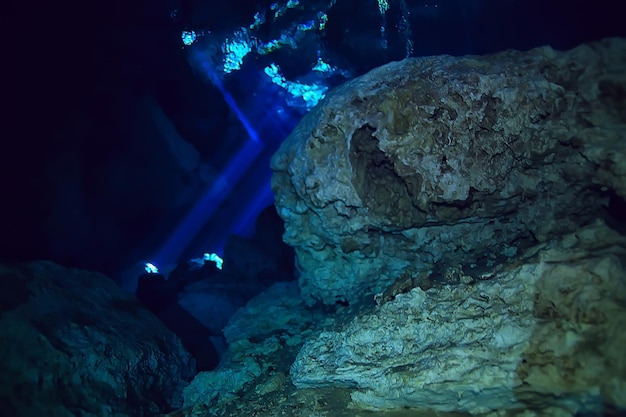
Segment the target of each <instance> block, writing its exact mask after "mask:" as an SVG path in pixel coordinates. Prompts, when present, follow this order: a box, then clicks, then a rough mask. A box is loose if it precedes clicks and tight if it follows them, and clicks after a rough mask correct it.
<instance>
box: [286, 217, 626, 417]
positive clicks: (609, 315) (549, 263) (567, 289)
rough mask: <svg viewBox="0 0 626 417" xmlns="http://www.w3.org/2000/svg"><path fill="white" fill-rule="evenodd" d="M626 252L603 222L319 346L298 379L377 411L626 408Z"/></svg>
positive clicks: (625, 240) (416, 295)
mask: <svg viewBox="0 0 626 417" xmlns="http://www.w3.org/2000/svg"><path fill="white" fill-rule="evenodd" d="M625 256H626V237H625V236H623V235H620V234H618V233H616V232H615V231H613V230H611V229H609V228H607V227H606V226H605V225H604V224H603V223H602V222H598V223H596V224H594V225H592V226H590V227H588V228H585V229H584V230H580V231H578V232H576V233H573V234H570V235H567V236H565V237H563V238H562V239H561V240H558V241H554V242H551V243H549V244H543V245H540V246H538V247H535V248H533V249H531V250H529V251H527V252H526V253H524V254H523V255H522V256H520V257H518V258H517V260H516V262H515V263H513V264H509V265H502V266H500V267H497V268H494V269H493V270H491V271H490V272H489V276H488V279H485V280H484V281H480V282H477V283H475V284H473V285H470V284H461V285H446V286H443V287H441V288H432V289H429V290H427V291H424V290H422V289H421V288H419V287H416V288H414V289H412V290H411V291H410V292H408V293H406V294H399V295H397V296H396V297H395V298H394V299H393V300H391V301H389V302H387V303H385V304H383V305H381V306H378V307H376V308H374V309H373V310H372V311H371V312H368V313H366V314H363V315H360V316H358V317H356V318H354V319H352V320H349V321H347V322H346V323H345V324H343V325H342V326H337V327H335V328H334V329H332V330H327V331H323V332H321V333H320V334H319V335H318V336H317V337H314V338H312V339H311V340H309V341H308V342H307V343H306V344H305V345H304V347H303V348H302V350H301V351H300V353H299V355H298V357H297V359H296V361H295V363H294V364H293V366H292V367H291V377H292V381H293V383H294V384H295V385H296V386H297V387H299V388H313V387H315V388H320V387H345V388H352V389H354V391H353V392H352V395H351V396H352V401H353V405H357V406H358V407H360V408H371V409H381V408H382V409H392V408H403V407H411V408H421V409H428V410H438V411H461V412H467V413H471V414H481V413H486V412H490V411H493V410H504V409H520V410H524V409H537V410H546V409H548V408H550V407H556V408H555V409H560V410H562V411H564V412H566V414H564V415H567V414H575V413H580V412H582V413H586V412H590V413H601V412H602V411H603V410H608V409H622V410H623V409H626V358H625V357H624V353H623V346H624V344H625V343H626V336H625V334H624V332H623V329H624V326H626V309H625V308H624V306H625V305H626V269H625V268H624V264H623V259H624V257H625ZM594 415H595V414H594Z"/></svg>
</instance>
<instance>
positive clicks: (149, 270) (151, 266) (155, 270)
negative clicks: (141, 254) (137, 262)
mask: <svg viewBox="0 0 626 417" xmlns="http://www.w3.org/2000/svg"><path fill="white" fill-rule="evenodd" d="M144 269H145V270H146V273H148V274H158V273H159V268H157V267H156V265H154V264H152V263H150V262H146V264H145V265H144Z"/></svg>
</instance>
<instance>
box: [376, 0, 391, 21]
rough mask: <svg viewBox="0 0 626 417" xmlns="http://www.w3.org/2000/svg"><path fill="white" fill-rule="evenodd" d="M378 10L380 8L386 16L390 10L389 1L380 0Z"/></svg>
mask: <svg viewBox="0 0 626 417" xmlns="http://www.w3.org/2000/svg"><path fill="white" fill-rule="evenodd" d="M378 10H380V14H381V15H382V16H383V17H384V16H385V13H387V10H389V3H388V2H387V0H378Z"/></svg>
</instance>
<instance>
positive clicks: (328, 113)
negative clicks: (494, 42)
mask: <svg viewBox="0 0 626 417" xmlns="http://www.w3.org/2000/svg"><path fill="white" fill-rule="evenodd" d="M624 74H626V42H624V41H623V40H620V39H606V40H603V41H600V42H596V43H590V44H585V45H582V46H580V47H577V48H575V49H573V50H571V51H567V52H559V51H555V50H553V49H552V48H550V47H542V48H537V49H533V50H531V51H528V52H518V51H505V52H501V53H497V54H493V55H489V56H484V57H473V56H472V57H451V56H436V57H424V58H412V59H406V60H403V61H400V62H392V63H389V64H387V65H384V66H382V67H380V68H377V69H375V70H373V71H371V72H369V73H368V74H366V75H364V76H361V77H359V78H356V79H354V80H352V81H350V82H348V83H346V84H345V85H343V86H341V87H339V88H337V89H335V90H333V91H332V92H330V93H329V94H328V96H327V97H326V99H325V100H324V101H323V102H322V103H321V104H320V105H318V106H317V107H316V108H315V109H314V110H313V111H312V112H311V113H309V114H308V115H307V116H306V117H305V118H304V119H303V120H302V122H301V123H300V124H299V125H298V126H297V127H296V129H295V130H294V131H293V132H292V134H291V135H290V136H289V138H288V139H287V140H286V141H285V142H284V143H283V144H282V146H281V148H280V149H279V151H278V152H277V153H276V154H275V155H274V157H273V159H272V169H273V170H274V171H275V173H274V176H273V179H272V186H273V190H274V192H275V195H276V206H277V209H278V212H279V214H280V215H281V216H282V217H283V219H284V220H285V229H286V232H285V235H284V239H285V241H286V242H287V243H288V244H290V245H292V246H293V247H294V248H295V251H296V255H297V260H298V266H299V268H300V270H301V276H300V286H301V289H302V293H303V296H304V297H305V299H307V301H308V302H309V303H314V302H317V301H321V302H323V303H325V304H333V303H335V302H355V301H357V300H359V299H360V298H362V297H363V296H364V295H365V294H372V293H375V292H378V291H381V290H382V289H383V288H385V287H387V286H388V285H389V284H390V283H391V282H393V281H394V280H395V279H396V278H397V277H398V276H399V275H401V274H409V275H419V274H420V273H424V272H427V273H428V274H431V275H432V278H433V279H440V280H443V281H445V280H446V278H445V277H446V275H447V274H446V270H447V269H448V268H450V267H455V266H456V265H459V264H461V265H463V266H481V265H482V266H485V265H486V266H489V265H492V264H493V263H494V262H495V261H496V260H498V258H503V259H507V258H510V257H512V256H514V255H515V254H516V253H518V251H520V250H522V249H524V248H527V247H529V246H531V245H534V244H536V243H538V242H546V241H548V240H549V239H551V238H553V237H555V236H559V235H562V234H564V233H568V232H571V231H574V230H576V229H577V228H579V227H581V226H582V225H585V224H588V223H589V222H590V221H591V220H592V219H594V218H595V217H597V216H599V215H600V214H601V211H602V210H603V209H604V207H605V206H606V205H607V204H608V201H609V198H611V197H612V198H616V199H620V200H623V199H624V198H625V197H626V185H625V184H626V147H625V145H624V144H625V143H626V137H625V133H624V132H626V76H625V75H624Z"/></svg>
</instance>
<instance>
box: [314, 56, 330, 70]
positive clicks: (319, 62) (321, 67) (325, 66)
mask: <svg viewBox="0 0 626 417" xmlns="http://www.w3.org/2000/svg"><path fill="white" fill-rule="evenodd" d="M332 69H333V67H331V66H330V65H329V64H327V63H326V62H324V61H323V60H322V58H317V63H316V64H315V66H314V67H313V71H317V72H330V71H332Z"/></svg>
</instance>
